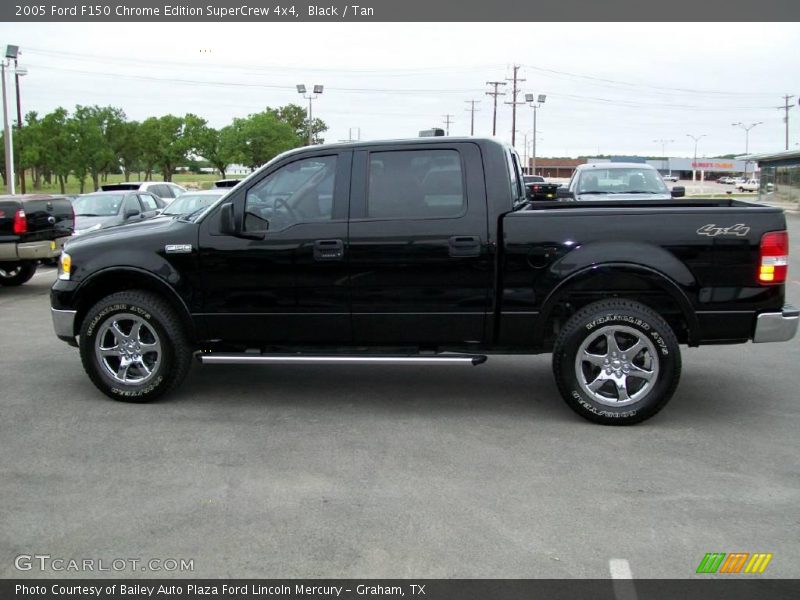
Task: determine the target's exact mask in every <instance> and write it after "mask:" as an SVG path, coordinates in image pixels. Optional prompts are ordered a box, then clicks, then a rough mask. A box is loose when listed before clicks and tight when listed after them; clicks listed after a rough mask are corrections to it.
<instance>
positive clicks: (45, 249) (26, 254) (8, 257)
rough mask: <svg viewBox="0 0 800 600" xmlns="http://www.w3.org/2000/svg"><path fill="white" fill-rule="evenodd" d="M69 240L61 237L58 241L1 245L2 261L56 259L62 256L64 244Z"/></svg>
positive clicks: (0, 257) (0, 255) (0, 256)
mask: <svg viewBox="0 0 800 600" xmlns="http://www.w3.org/2000/svg"><path fill="white" fill-rule="evenodd" d="M68 239H69V236H67V237H61V238H58V239H56V240H40V241H38V242H24V243H22V244H16V243H10V244H0V261H7V262H10V261H18V260H41V259H44V258H56V257H57V256H60V255H61V251H62V250H63V249H64V243H65V242H66V241H67V240H68Z"/></svg>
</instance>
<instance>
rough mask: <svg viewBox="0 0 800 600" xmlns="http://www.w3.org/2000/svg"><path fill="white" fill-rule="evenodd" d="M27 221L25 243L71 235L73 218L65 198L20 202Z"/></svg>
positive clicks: (70, 206) (69, 203) (70, 204)
mask: <svg viewBox="0 0 800 600" xmlns="http://www.w3.org/2000/svg"><path fill="white" fill-rule="evenodd" d="M22 208H23V210H24V211H25V216H26V217H27V221H28V233H27V235H26V236H25V241H26V242H35V241H38V240H53V239H57V238H60V237H65V236H69V235H72V230H73V227H74V225H75V217H74V214H73V212H72V203H71V202H70V201H69V200H68V199H66V198H32V199H25V200H23V202H22Z"/></svg>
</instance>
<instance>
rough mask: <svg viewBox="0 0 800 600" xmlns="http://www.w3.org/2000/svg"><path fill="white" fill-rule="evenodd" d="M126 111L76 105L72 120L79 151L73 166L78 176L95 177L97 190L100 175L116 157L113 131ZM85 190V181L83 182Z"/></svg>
mask: <svg viewBox="0 0 800 600" xmlns="http://www.w3.org/2000/svg"><path fill="white" fill-rule="evenodd" d="M124 117H125V114H124V113H123V112H122V111H121V110H119V109H115V108H111V107H107V108H100V107H99V106H76V107H75V114H74V115H73V117H72V119H71V124H72V134H73V136H74V139H75V144H76V153H75V161H74V162H75V165H74V167H73V168H74V169H75V171H76V175H78V176H79V177H80V174H83V176H84V177H85V176H86V174H87V173H88V174H89V175H91V177H92V184H93V185H94V189H98V188H99V187H100V175H101V173H103V172H106V171H108V169H109V168H111V166H112V165H114V164H115V161H116V156H115V154H114V149H113V148H112V146H111V143H110V139H109V138H110V132H111V131H113V129H114V128H115V127H116V125H117V121H119V120H123V119H124ZM81 189H83V181H81Z"/></svg>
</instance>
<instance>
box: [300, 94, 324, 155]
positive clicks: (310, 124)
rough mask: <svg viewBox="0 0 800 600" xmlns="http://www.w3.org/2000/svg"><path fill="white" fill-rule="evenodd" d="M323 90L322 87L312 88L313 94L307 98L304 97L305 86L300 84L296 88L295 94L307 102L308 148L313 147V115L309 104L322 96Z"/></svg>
mask: <svg viewBox="0 0 800 600" xmlns="http://www.w3.org/2000/svg"><path fill="white" fill-rule="evenodd" d="M323 89H324V86H321V85H315V86H314V88H313V90H314V91H313V93H311V94H309V95H308V96H306V86H305V85H303V84H302V83H301V84H299V85H298V86H297V93H298V94H301V95H302V96H303V98H305V99H306V100H308V145H309V146H313V145H314V120H313V119H314V115H313V112H312V111H313V107H312V104H311V103H312V101H313V100H316V99H317V98H318V97H319V96H321V95H322V91H323Z"/></svg>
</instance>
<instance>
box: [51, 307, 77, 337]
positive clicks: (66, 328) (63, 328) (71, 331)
mask: <svg viewBox="0 0 800 600" xmlns="http://www.w3.org/2000/svg"><path fill="white" fill-rule="evenodd" d="M77 312H78V311H75V310H58V309H55V308H51V309H50V314H51V316H52V317H53V329H55V331H56V336H58V339H60V340H63V341H65V342H67V343H68V344H70V345H71V346H75V345H76V342H75V315H76V314H77Z"/></svg>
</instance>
